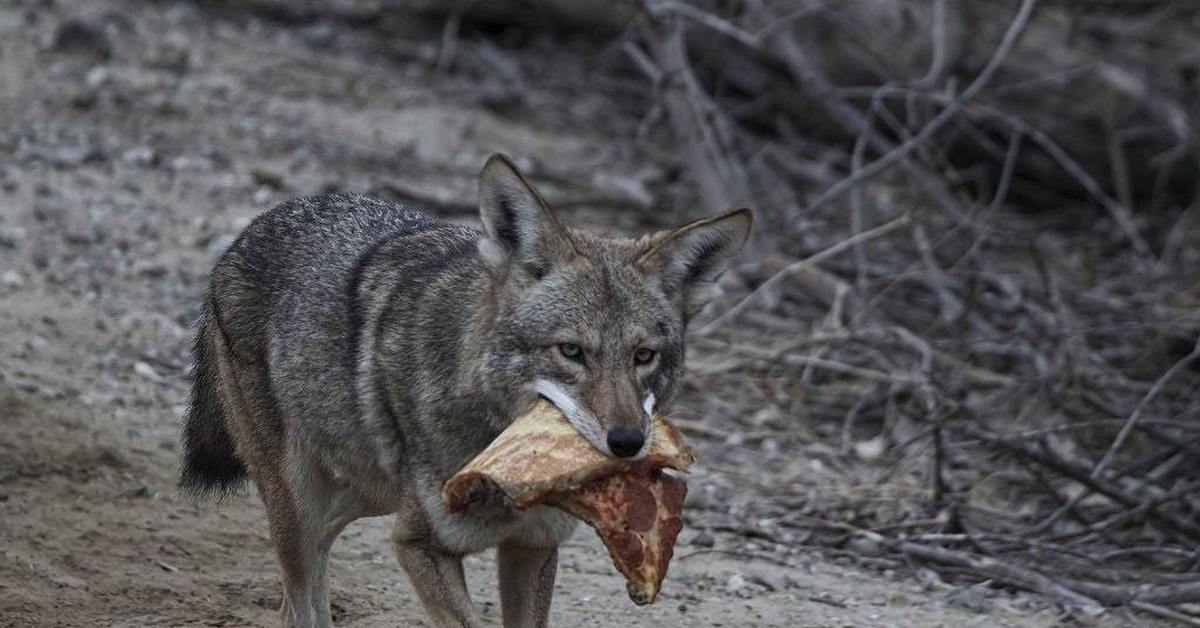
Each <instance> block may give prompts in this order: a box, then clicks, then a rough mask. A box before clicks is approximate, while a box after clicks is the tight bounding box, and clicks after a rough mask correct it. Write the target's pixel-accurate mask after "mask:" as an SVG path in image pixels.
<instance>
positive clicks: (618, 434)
mask: <svg viewBox="0 0 1200 628" xmlns="http://www.w3.org/2000/svg"><path fill="white" fill-rule="evenodd" d="M644 442H646V436H645V435H644V434H642V431H641V430H631V429H629V428H627V427H614V428H612V429H611V430H608V449H609V450H610V451H612V452H613V455H614V456H616V457H618V458H628V457H630V456H632V455H634V454H636V453H637V452H639V451H641V450H642V443H644Z"/></svg>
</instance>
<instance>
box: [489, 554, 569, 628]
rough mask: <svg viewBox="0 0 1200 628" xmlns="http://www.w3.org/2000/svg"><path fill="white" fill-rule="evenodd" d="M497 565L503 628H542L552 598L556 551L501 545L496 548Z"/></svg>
mask: <svg viewBox="0 0 1200 628" xmlns="http://www.w3.org/2000/svg"><path fill="white" fill-rule="evenodd" d="M496 562H497V565H498V567H499V569H498V571H499V575H500V606H501V610H502V612H503V614H504V628H545V627H546V622H547V620H548V619H549V616H550V600H551V598H552V597H553V595H554V576H555V572H556V571H557V570H558V548H557V547H522V546H519V545H514V544H511V543H504V544H501V545H500V546H499V547H498V548H497V549H496Z"/></svg>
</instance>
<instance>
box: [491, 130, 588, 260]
mask: <svg viewBox="0 0 1200 628" xmlns="http://www.w3.org/2000/svg"><path fill="white" fill-rule="evenodd" d="M479 212H480V217H481V218H482V219H483V231H484V233H485V234H486V236H487V237H486V238H484V239H483V240H481V241H480V243H479V251H480V253H481V254H482V255H483V259H484V261H485V262H486V263H487V265H488V266H489V267H490V268H491V269H492V270H494V271H498V272H509V271H512V270H520V271H523V272H524V273H526V274H527V275H528V276H529V277H531V278H533V279H540V278H541V277H542V276H544V275H545V274H546V273H547V272H548V271H549V269H550V267H551V266H553V265H554V264H555V263H558V262H561V261H565V260H568V259H570V258H571V257H573V256H574V255H575V246H574V244H572V242H571V238H570V236H569V235H567V231H566V229H565V228H563V226H562V225H561V224H560V223H559V222H558V219H557V218H556V217H555V216H554V214H553V213H552V212H551V211H550V208H549V207H548V206H547V205H546V201H545V200H544V199H543V198H542V195H541V194H539V193H538V191H537V190H536V189H535V188H534V187H533V185H532V184H531V183H529V181H528V180H526V179H525V177H524V176H523V175H522V174H521V171H520V170H518V169H517V167H516V165H514V164H513V162H512V161H511V160H510V159H509V158H508V157H506V156H504V155H502V154H500V153H496V154H493V155H492V156H491V157H488V160H487V163H486V164H484V166H483V172H481V173H480V175H479Z"/></svg>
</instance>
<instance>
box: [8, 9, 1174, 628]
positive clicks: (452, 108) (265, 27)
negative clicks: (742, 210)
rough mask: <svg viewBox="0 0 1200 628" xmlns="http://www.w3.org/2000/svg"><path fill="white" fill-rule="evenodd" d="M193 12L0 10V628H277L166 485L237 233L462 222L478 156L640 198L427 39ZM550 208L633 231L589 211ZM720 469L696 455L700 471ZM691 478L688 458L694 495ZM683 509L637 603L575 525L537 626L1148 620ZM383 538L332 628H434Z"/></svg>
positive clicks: (590, 146) (253, 572)
mask: <svg viewBox="0 0 1200 628" xmlns="http://www.w3.org/2000/svg"><path fill="white" fill-rule="evenodd" d="M198 6H208V5H195V4H188V3H182V4H171V3H148V4H138V3H132V2H119V1H112V0H93V1H87V2H85V1H83V0H59V1H57V2H42V1H36V2H33V1H31V2H15V3H14V2H11V1H10V2H5V3H3V4H0V625H3V626H33V625H47V626H49V625H54V626H182V625H206V626H259V625H264V626H270V625H275V617H276V610H275V609H276V608H277V607H278V604H279V595H280V588H279V585H278V582H277V578H276V568H275V564H274V559H273V556H272V554H271V551H270V549H269V545H268V541H267V534H266V528H265V522H264V518H263V512H262V508H261V506H260V504H259V502H258V499H257V496H256V495H255V494H254V493H253V491H250V490H247V491H243V492H242V493H241V494H238V495H235V496H233V497H230V498H228V499H227V500H225V501H224V502H223V503H219V504H214V503H203V504H192V503H189V502H187V501H185V500H182V499H180V498H179V496H178V495H177V494H176V492H175V488H174V482H175V475H176V455H177V451H176V449H177V448H176V444H175V439H176V422H177V419H178V417H179V416H180V414H181V412H182V410H183V406H182V404H183V403H184V401H185V396H186V386H187V382H186V367H187V355H186V345H187V339H188V323H189V321H190V320H191V317H192V315H193V313H194V309H195V305H196V302H197V299H198V296H199V294H200V293H201V291H202V289H203V279H204V276H205V273H206V271H207V269H208V268H209V267H210V265H211V263H212V262H213V261H214V258H215V256H216V255H217V254H219V252H220V251H221V250H222V249H223V248H224V246H226V245H227V244H228V243H229V242H230V241H231V240H232V237H233V236H234V234H235V233H236V232H237V231H238V229H240V228H241V227H243V226H244V225H245V224H247V222H248V221H249V220H250V218H251V217H252V216H254V215H255V214H256V213H258V212H260V211H262V210H263V209H265V208H266V207H268V206H270V205H271V204H272V203H274V202H277V201H279V200H282V199H283V198H285V197H287V196H289V195H293V194H300V193H308V192H313V191H318V190H322V189H328V188H334V187H337V188H348V189H358V190H381V189H382V190H387V191H390V192H391V193H392V194H399V195H405V194H411V195H413V196H419V197H426V198H428V199H430V200H431V202H432V204H434V205H435V206H436V207H435V209H437V210H439V211H441V212H442V213H443V214H445V215H447V216H448V217H452V218H454V219H464V220H467V219H470V211H471V210H470V207H471V204H472V188H473V185H474V177H475V174H476V172H477V169H478V167H479V165H480V164H481V163H482V160H483V158H484V156H485V155H486V154H487V153H489V152H491V151H494V150H503V151H505V152H508V153H510V154H512V155H515V156H519V157H523V158H526V159H527V161H526V164H525V165H528V166H529V167H530V169H531V171H532V172H533V174H534V177H535V179H538V180H539V182H544V183H545V184H546V187H547V190H548V192H549V195H550V197H551V200H552V201H553V199H554V198H556V197H558V198H564V197H570V196H572V195H574V196H577V197H587V196H589V195H591V196H598V197H613V196H614V195H615V196H621V195H624V197H625V198H633V197H636V196H637V195H638V194H640V193H641V192H640V190H641V188H639V185H640V184H641V182H644V181H645V180H646V179H647V177H650V178H652V177H653V176H655V168H654V167H653V166H651V165H650V164H645V163H636V162H631V161H630V160H627V159H625V158H624V157H623V156H620V155H617V154H614V153H613V152H612V151H611V150H608V149H606V143H605V137H604V133H603V132H602V130H599V129H590V128H589V127H588V126H587V125H586V124H573V121H578V120H586V119H587V116H588V115H590V114H591V113H592V112H595V111H598V110H600V109H602V108H603V106H604V103H601V102H593V101H591V100H589V99H588V97H587V95H586V94H580V95H577V98H576V100H575V101H574V103H573V105H572V107H570V108H568V110H566V111H549V110H547V111H546V112H544V115H541V114H540V113H538V112H530V111H516V112H513V111H506V110H505V107H504V106H503V103H500V104H499V105H498V104H496V103H495V102H493V101H494V100H495V98H482V97H480V98H474V97H469V96H470V95H469V89H468V88H466V87H464V86H463V85H461V84H459V83H457V82H456V79H453V78H451V77H446V76H444V75H442V74H439V73H438V72H437V71H435V69H434V67H433V61H434V60H435V59H436V56H437V55H436V52H437V46H438V43H439V33H438V32H436V31H433V32H429V33H427V36H426V37H425V39H423V40H422V39H420V38H417V39H414V40H412V41H409V42H407V43H406V44H405V46H404V47H399V46H397V45H391V46H390V47H381V46H380V43H379V42H378V41H377V40H376V39H373V38H372V36H370V35H367V34H364V32H362V30H360V29H355V28H351V27H348V26H346V25H345V24H342V23H338V22H324V21H316V22H313V23H310V24H288V23H283V22H279V21H264V20H259V19H257V18H255V17H253V16H251V15H250V14H248V13H246V14H240V13H238V12H237V11H236V10H233V9H223V10H221V11H216V10H211V9H207V8H205V9H202V8H197V7H198ZM393 44H394V42H393ZM381 50H390V51H391V52H390V53H388V54H381V53H380V51H381ZM397 50H401V52H396V51H397ZM530 89H536V87H531V88H530ZM464 93H467V96H464ZM553 96H554V95H553V94H549V95H547V96H546V97H545V98H544V99H541V100H539V98H537V95H536V94H534V97H533V98H532V101H533V102H541V101H546V102H548V101H550V100H552V97H553ZM597 172H603V173H604V174H603V175H597V174H594V173H597ZM565 213H566V216H567V219H568V220H570V221H572V222H575V223H576V224H585V225H591V226H602V227H609V228H613V227H620V228H625V227H629V226H631V224H630V219H629V218H628V216H627V215H626V214H618V213H616V212H611V211H610V212H608V213H605V212H604V211H602V210H589V209H588V207H587V205H586V204H580V205H579V206H578V207H575V208H572V209H569V210H566V212H565ZM669 218H670V217H666V218H665V219H669ZM721 447H722V445H720V444H717V443H702V451H703V452H704V453H705V455H711V456H712V457H714V458H715V457H716V456H718V455H719V454H720V453H721V452H718V451H716V450H717V449H719V448H721ZM753 472H754V471H753V469H752V468H751V469H746V470H745V473H747V474H749V475H752V474H753ZM713 477H714V474H713V472H712V470H711V469H706V468H705V464H704V462H703V461H702V462H701V464H700V468H699V469H698V472H697V475H696V477H695V479H694V480H693V493H695V494H705V491H704V490H703V489H704V486H705V483H706V482H709V481H710V480H711V479H712V478H713ZM689 508H690V510H689V520H688V527H686V528H685V531H684V533H683V535H682V537H681V543H680V545H679V547H678V548H677V553H676V556H677V558H676V559H675V561H674V563H673V564H672V566H671V572H670V574H669V576H668V579H667V581H666V583H665V589H664V591H663V594H662V595H661V597H660V600H659V601H658V603H657V604H655V605H653V606H652V607H649V608H637V607H635V606H633V605H632V604H631V603H630V602H629V601H628V600H627V599H626V596H625V593H624V586H623V582H622V580H621V578H620V576H619V575H618V574H616V572H615V571H614V569H613V568H612V566H611V564H610V563H609V561H608V560H607V557H606V556H605V554H604V551H603V548H602V547H601V546H600V544H599V542H598V541H597V540H596V539H595V538H594V536H593V535H592V534H591V533H590V531H587V530H581V531H580V533H578V534H577V536H576V537H575V538H574V539H573V540H572V541H571V542H570V543H569V544H568V545H567V547H566V548H565V549H564V551H563V552H562V558H561V569H560V571H559V580H558V586H557V588H556V592H555V604H554V608H553V611H552V623H553V624H554V625H559V626H562V625H573V626H608V625H622V626H789V627H803V626H812V627H817V626H821V627H842V626H880V627H883V626H904V627H935V626H954V627H956V628H958V627H967V626H979V627H983V626H1031V627H1032V626H1056V625H1078V624H1080V623H1083V624H1089V625H1101V626H1121V625H1152V623H1151V622H1149V621H1147V620H1144V619H1141V618H1134V617H1132V616H1128V615H1123V614H1121V613H1119V612H1109V613H1106V614H1104V615H1101V616H1099V617H1093V618H1088V617H1079V616H1068V615H1065V614H1064V613H1063V612H1062V611H1060V610H1058V609H1056V608H1055V607H1054V606H1053V605H1052V604H1050V603H1048V602H1046V601H1045V600H1043V599H1041V598H1038V597H1036V596H1030V595H1025V594H1012V593H1007V592H1004V591H998V590H995V589H991V588H987V587H967V588H961V587H956V586H951V585H948V584H944V583H942V582H941V581H940V580H938V578H937V577H936V576H932V575H931V572H923V571H922V570H920V569H919V568H916V567H915V566H914V567H913V568H911V569H907V568H906V569H901V570H883V569H877V568H872V567H870V566H868V565H864V564H862V563H860V562H857V561H855V560H851V559H844V560H843V559H841V558H839V557H837V556H833V555H830V554H822V553H818V552H817V551H815V550H809V549H805V548H792V549H788V550H780V549H779V548H774V549H770V550H769V551H768V550H766V549H764V548H762V547H759V546H756V545H755V544H754V543H750V542H747V540H746V539H745V538H742V537H738V536H734V535H730V534H727V533H722V532H719V531H707V530H705V528H706V527H707V526H706V525H705V521H706V518H705V513H706V509H712V508H714V505H713V504H711V503H708V504H706V503H705V502H704V500H702V499H699V500H694V502H693V503H692V504H691V505H690V506H689ZM388 529H389V521H388V520H387V519H386V518H377V519H369V520H363V521H360V522H357V523H355V524H353V525H351V527H350V528H349V529H348V530H347V532H346V533H345V534H344V535H343V536H342V538H341V539H340V540H339V542H338V544H337V545H336V546H335V548H334V558H333V564H332V568H331V569H332V586H333V599H334V605H335V617H336V621H337V623H338V624H339V625H345V626H359V627H366V626H395V625H401V626H423V625H429V624H428V622H427V621H426V620H425V619H424V618H423V616H422V612H421V610H420V607H419V605H418V603H417V601H416V599H415V597H414V594H413V591H412V589H411V588H410V586H409V584H408V582H407V581H406V579H405V578H404V576H403V574H402V573H401V571H400V569H399V567H398V565H397V564H396V562H395V559H394V558H393V556H392V554H391V550H390V548H389V545H388V543H387V534H388ZM493 570H494V567H493V564H492V557H491V556H490V555H481V556H475V557H471V558H470V559H469V560H468V571H469V574H470V575H469V579H470V584H471V589H472V593H473V595H474V596H475V600H476V603H477V605H478V606H479V607H480V609H481V611H482V614H483V615H484V616H485V617H486V618H488V619H489V620H490V621H491V622H492V623H495V624H497V625H498V623H499V620H498V610H499V609H498V594H497V591H496V588H495V586H494V582H493V578H492V575H491V574H492V573H493Z"/></svg>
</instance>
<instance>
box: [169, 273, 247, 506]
mask: <svg viewBox="0 0 1200 628" xmlns="http://www.w3.org/2000/svg"><path fill="white" fill-rule="evenodd" d="M217 334H220V335H221V338H220V339H218V338H217V337H216V335H217ZM224 334H225V331H224V330H223V329H222V328H221V322H220V319H219V317H218V315H217V311H216V304H215V303H213V302H212V298H211V297H210V298H208V299H206V300H205V301H204V304H203V305H202V306H201V312H200V318H199V322H198V324H197V326H196V342H195V344H194V345H193V346H192V360H193V364H194V366H193V372H192V395H191V401H190V402H189V404H188V409H187V415H186V416H185V417H184V420H183V437H182V439H181V441H182V443H183V461H182V464H181V468H180V477H179V487H180V489H182V490H183V492H184V493H187V494H189V495H191V496H193V497H205V496H207V495H212V494H217V495H225V494H227V493H230V492H232V491H234V490H236V489H237V488H238V487H239V486H241V484H242V482H244V481H245V480H246V478H247V475H246V466H245V465H244V464H243V463H242V461H241V460H239V459H238V457H237V453H236V452H235V449H234V444H233V438H232V436H231V435H230V433H229V428H228V427H227V426H226V419H227V416H226V414H227V410H226V408H225V404H224V403H223V402H222V399H221V386H222V385H223V383H222V382H221V378H220V370H219V364H218V362H217V361H218V360H220V359H222V358H223V356H222V355H221V353H220V348H219V347H218V346H217V342H218V340H224ZM220 344H221V345H224V346H227V345H228V343H225V342H221V343H220Z"/></svg>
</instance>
